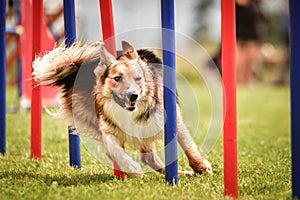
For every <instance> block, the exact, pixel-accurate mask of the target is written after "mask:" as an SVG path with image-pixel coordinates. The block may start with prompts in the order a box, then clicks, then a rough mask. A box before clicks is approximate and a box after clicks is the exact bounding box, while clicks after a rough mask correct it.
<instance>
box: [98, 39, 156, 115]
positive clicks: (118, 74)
mask: <svg viewBox="0 0 300 200" xmlns="http://www.w3.org/2000/svg"><path fill="white" fill-rule="evenodd" d="M101 51H102V52H101V58H100V60H101V62H102V63H103V64H104V65H105V66H106V67H105V69H103V68H102V71H101V70H100V71H99V70H98V72H97V70H96V71H95V73H96V75H97V74H98V75H97V77H98V79H99V81H101V84H102V95H103V96H104V97H107V98H112V99H113V100H114V101H115V102H116V103H117V104H118V105H120V106H121V107H122V108H124V109H126V110H128V111H134V110H135V109H136V107H137V105H138V104H139V102H141V101H142V99H143V98H144V96H145V95H146V94H147V93H146V90H147V87H148V86H146V85H147V82H148V83H149V82H153V80H151V79H152V76H151V71H150V70H149V68H147V66H146V63H145V62H144V61H143V60H142V59H141V58H140V57H139V55H138V53H137V51H136V49H135V48H134V47H133V46H132V45H131V44H129V43H128V42H126V41H123V42H122V56H121V57H120V58H119V59H115V58H114V56H112V55H111V54H110V53H109V52H108V51H107V50H106V49H105V47H103V48H102V49H101ZM99 75H100V76H99Z"/></svg>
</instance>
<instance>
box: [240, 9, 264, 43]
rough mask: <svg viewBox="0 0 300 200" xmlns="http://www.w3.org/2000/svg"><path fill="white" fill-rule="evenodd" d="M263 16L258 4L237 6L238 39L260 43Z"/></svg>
mask: <svg viewBox="0 0 300 200" xmlns="http://www.w3.org/2000/svg"><path fill="white" fill-rule="evenodd" d="M262 18H263V16H262V13H261V12H260V9H259V5H258V4H257V3H251V4H249V5H247V6H242V5H239V4H236V38H237V40H242V41H248V40H256V41H260V39H261V33H260V30H259V25H260V23H261V20H262Z"/></svg>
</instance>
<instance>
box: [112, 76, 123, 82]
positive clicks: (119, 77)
mask: <svg viewBox="0 0 300 200" xmlns="http://www.w3.org/2000/svg"><path fill="white" fill-rule="evenodd" d="M122 79H123V78H122V76H116V77H115V78H114V80H115V81H116V82H121V81H122Z"/></svg>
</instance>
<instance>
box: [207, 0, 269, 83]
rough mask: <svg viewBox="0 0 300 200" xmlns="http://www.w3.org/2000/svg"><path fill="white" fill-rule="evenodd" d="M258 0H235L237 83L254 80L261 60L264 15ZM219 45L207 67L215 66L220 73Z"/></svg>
mask: <svg viewBox="0 0 300 200" xmlns="http://www.w3.org/2000/svg"><path fill="white" fill-rule="evenodd" d="M259 4H260V1H258V0H237V1H236V40H237V43H236V45H237V46H236V66H237V83H239V84H243V85H248V84H250V83H252V82H254V80H255V77H257V76H258V75H257V71H258V69H259V65H260V63H261V60H262V56H261V51H260V49H261V38H262V33H261V32H262V31H261V29H262V27H261V24H262V22H263V19H264V16H263V14H262V12H261V10H260V5H259ZM221 53H222V52H221V47H220V48H219V50H218V52H217V54H216V56H214V58H213V59H212V61H210V62H209V63H208V65H209V67H212V66H215V65H216V66H217V67H218V69H219V71H220V73H221V74H222V67H221Z"/></svg>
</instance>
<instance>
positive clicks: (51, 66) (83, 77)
mask: <svg viewBox="0 0 300 200" xmlns="http://www.w3.org/2000/svg"><path fill="white" fill-rule="evenodd" d="M103 48H105V47H104V43H103V42H97V43H93V44H82V43H75V44H74V45H72V46H70V47H69V48H67V47H65V46H60V47H58V48H56V49H53V50H52V51H50V52H49V53H48V54H45V55H44V56H38V57H36V59H35V61H34V62H33V64H32V65H33V73H32V74H33V77H34V79H35V81H37V82H40V83H41V84H44V85H50V86H59V87H60V89H61V97H60V107H59V110H58V112H57V113H55V115H56V116H59V117H62V118H64V119H65V120H66V121H67V122H68V123H69V124H73V123H74V116H75V120H76V116H80V117H77V118H78V119H80V121H79V122H78V123H80V124H85V126H82V127H81V128H86V127H87V128H86V129H88V130H92V131H93V132H96V131H97V130H98V127H97V118H96V114H95V108H94V106H93V105H94V104H93V102H94V99H93V95H92V91H93V87H94V85H95V75H94V69H95V67H97V66H98V64H99V62H100V59H101V50H103ZM79 70H80V72H79ZM77 74H78V76H77ZM75 79H76V80H75ZM75 81H76V82H75ZM77 82H78V84H77ZM81 117H82V118H83V119H81Z"/></svg>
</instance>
